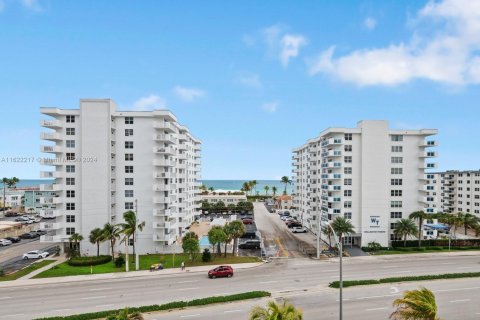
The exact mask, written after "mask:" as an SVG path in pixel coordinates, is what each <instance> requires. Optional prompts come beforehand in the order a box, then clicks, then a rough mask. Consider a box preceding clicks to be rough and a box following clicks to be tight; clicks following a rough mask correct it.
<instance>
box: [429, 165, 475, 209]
mask: <svg viewBox="0 0 480 320" xmlns="http://www.w3.org/2000/svg"><path fill="white" fill-rule="evenodd" d="M428 176H429V186H430V189H431V191H430V192H431V196H432V197H433V198H434V199H435V202H434V203H433V204H431V208H432V210H434V211H435V212H446V213H458V212H463V213H471V214H475V215H477V216H479V217H480V170H476V171H473V170H469V171H453V170H451V171H450V170H449V171H446V172H436V173H432V174H429V175H428Z"/></svg>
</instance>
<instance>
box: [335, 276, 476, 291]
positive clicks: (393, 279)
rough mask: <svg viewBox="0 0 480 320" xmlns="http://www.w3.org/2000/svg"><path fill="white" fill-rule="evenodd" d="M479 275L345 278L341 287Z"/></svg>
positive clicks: (336, 285) (337, 285)
mask: <svg viewBox="0 0 480 320" xmlns="http://www.w3.org/2000/svg"><path fill="white" fill-rule="evenodd" d="M477 277H480V272H468V273H445V274H433V275H425V276H409V277H391V278H383V279H378V280H347V281H343V287H344V288H346V287H354V286H366V285H371V284H382V283H395V282H408V281H422V280H438V279H460V278H477ZM339 285H340V283H339V282H338V281H334V282H331V283H330V284H329V287H330V288H338V287H339Z"/></svg>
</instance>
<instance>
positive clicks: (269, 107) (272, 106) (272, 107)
mask: <svg viewBox="0 0 480 320" xmlns="http://www.w3.org/2000/svg"><path fill="white" fill-rule="evenodd" d="M278 105H279V103H278V102H277V101H273V102H268V103H264V104H262V109H263V110H265V111H267V112H270V113H273V112H275V111H277V108H278Z"/></svg>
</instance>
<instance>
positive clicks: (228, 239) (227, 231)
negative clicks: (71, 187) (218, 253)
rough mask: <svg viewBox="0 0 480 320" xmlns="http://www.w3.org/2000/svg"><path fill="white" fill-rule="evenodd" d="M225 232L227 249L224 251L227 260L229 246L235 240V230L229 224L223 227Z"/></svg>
mask: <svg viewBox="0 0 480 320" xmlns="http://www.w3.org/2000/svg"><path fill="white" fill-rule="evenodd" d="M223 232H225V243H224V244H225V249H224V250H223V256H224V257H225V258H226V257H227V245H228V244H229V243H230V242H231V241H232V240H233V236H234V232H235V230H234V229H233V227H232V226H231V224H230V223H227V224H226V225H225V226H224V227H223Z"/></svg>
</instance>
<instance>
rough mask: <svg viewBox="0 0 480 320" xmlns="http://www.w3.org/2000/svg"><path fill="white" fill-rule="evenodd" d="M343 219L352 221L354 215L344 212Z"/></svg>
mask: <svg viewBox="0 0 480 320" xmlns="http://www.w3.org/2000/svg"><path fill="white" fill-rule="evenodd" d="M343 217H344V218H345V219H352V213H351V212H344V213H343Z"/></svg>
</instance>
